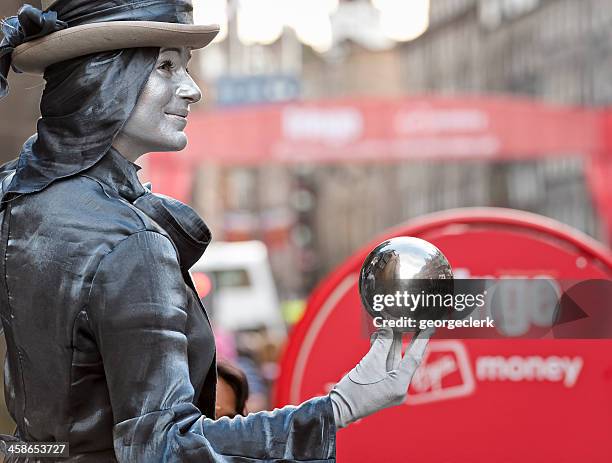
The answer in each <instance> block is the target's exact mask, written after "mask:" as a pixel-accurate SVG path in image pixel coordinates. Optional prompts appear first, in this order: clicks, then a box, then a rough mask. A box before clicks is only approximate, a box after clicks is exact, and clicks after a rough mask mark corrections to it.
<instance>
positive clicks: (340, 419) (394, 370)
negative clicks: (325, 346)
mask: <svg viewBox="0 0 612 463" xmlns="http://www.w3.org/2000/svg"><path fill="white" fill-rule="evenodd" d="M433 333H434V329H427V330H424V331H421V332H419V333H418V334H416V335H415V336H414V337H413V338H412V340H411V341H410V344H409V345H408V347H407V349H406V353H405V354H404V356H403V357H402V333H394V332H393V330H392V329H390V328H381V329H379V330H378V331H376V332H375V333H374V334H373V335H372V337H371V340H370V350H369V351H368V353H367V354H366V355H365V357H363V358H362V359H361V361H360V362H359V364H358V365H357V366H356V367H355V368H353V369H352V370H351V371H349V372H348V373H347V374H346V375H345V376H344V377H343V378H342V379H341V380H340V382H339V383H338V384H336V385H335V386H334V388H333V389H332V390H331V391H330V393H329V397H330V399H331V401H332V408H333V410H334V419H335V421H336V427H337V428H344V427H346V426H348V425H349V424H350V423H353V422H354V421H357V420H359V419H361V418H364V417H366V416H368V415H371V414H372V413H375V412H377V411H379V410H383V409H385V408H388V407H392V406H394V405H400V404H402V403H403V402H404V401H405V400H406V394H407V393H408V386H410V381H411V380H412V376H413V375H414V372H415V371H416V369H417V368H418V367H419V365H420V363H421V360H423V354H424V353H425V349H426V347H427V343H428V342H429V338H430V337H431V336H432V335H433Z"/></svg>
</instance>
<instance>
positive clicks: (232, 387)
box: [215, 360, 249, 418]
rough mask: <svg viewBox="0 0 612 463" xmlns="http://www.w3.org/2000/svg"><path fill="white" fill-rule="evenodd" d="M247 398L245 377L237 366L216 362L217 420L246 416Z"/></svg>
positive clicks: (220, 361) (226, 362) (247, 384)
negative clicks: (224, 417) (225, 417)
mask: <svg viewBox="0 0 612 463" xmlns="http://www.w3.org/2000/svg"><path fill="white" fill-rule="evenodd" d="M248 398H249V383H248V381H247V377H246V375H245V374H244V372H243V371H242V370H240V369H239V368H238V367H237V366H235V365H233V364H231V363H230V362H228V361H225V360H219V361H218V362H217V402H216V406H215V411H216V415H217V418H220V417H222V416H227V417H229V418H233V417H234V416H236V415H242V416H246V415H247V413H248V411H247V406H246V402H247V399H248Z"/></svg>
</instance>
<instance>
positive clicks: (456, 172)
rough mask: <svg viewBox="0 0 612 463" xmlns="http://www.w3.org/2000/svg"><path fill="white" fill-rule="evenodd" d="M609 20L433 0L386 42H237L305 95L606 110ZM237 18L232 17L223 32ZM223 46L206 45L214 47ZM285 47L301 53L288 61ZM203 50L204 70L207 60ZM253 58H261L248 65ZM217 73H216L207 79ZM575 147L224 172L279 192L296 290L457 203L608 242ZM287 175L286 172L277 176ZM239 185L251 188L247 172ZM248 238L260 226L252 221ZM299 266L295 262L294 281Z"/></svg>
mask: <svg viewBox="0 0 612 463" xmlns="http://www.w3.org/2000/svg"><path fill="white" fill-rule="evenodd" d="M371 8H372V6H371V3H370V1H369V0H352V1H345V2H341V3H340V5H339V8H338V11H337V12H336V16H338V15H340V16H342V15H348V16H350V15H352V16H358V15H361V16H364V17H368V14H369V13H364V11H365V10H367V9H371ZM336 22H337V21H336ZM332 24H334V21H333V16H332ZM365 26H367V24H366V25H365ZM610 26H612V4H610V3H609V2H607V1H606V0H584V1H575V0H431V3H430V25H429V28H428V30H427V31H426V32H425V33H424V34H423V35H422V36H420V37H419V38H417V39H416V40H413V41H410V42H407V43H399V44H396V45H395V46H392V47H389V46H383V47H381V46H380V43H379V42H377V41H376V40H375V38H371V37H370V38H368V37H365V38H364V37H362V35H363V34H361V33H354V34H352V35H351V34H348V35H347V38H346V39H345V40H342V41H338V42H337V43H335V45H334V47H333V48H332V49H331V50H329V51H328V52H326V53H323V54H321V53H317V52H316V51H314V50H312V49H311V48H310V47H306V46H302V45H300V44H299V42H298V41H297V40H295V37H294V36H293V35H292V31H290V30H286V31H285V34H284V35H283V37H284V38H283V39H281V40H279V41H278V42H277V43H276V44H274V45H273V46H271V47H262V46H257V45H256V46H251V47H242V48H245V49H246V52H244V53H247V54H248V53H252V54H254V56H256V57H258V58H256V59H255V60H254V59H253V56H251V57H250V58H249V59H248V60H247V62H249V63H251V67H250V68H249V69H247V70H246V73H247V74H249V73H252V74H257V73H261V72H263V73H265V72H268V71H269V70H273V71H274V72H281V71H282V72H285V73H289V74H291V73H294V74H295V75H297V76H298V77H299V80H300V85H301V92H300V98H301V99H303V100H321V99H329V98H347V97H353V98H360V97H368V96H385V97H390V98H393V97H399V96H405V95H422V94H431V95H439V94H442V95H456V96H464V95H470V94H478V95H483V94H485V95H486V94H511V95H516V96H517V97H524V98H533V99H538V100H544V101H547V102H551V103H560V104H570V105H585V106H603V105H608V104H610V103H611V102H612V81H611V80H610V79H609V78H608V76H610V75H612V63H611V62H610V61H609V60H607V59H606V57H607V56H609V54H610V52H611V51H612V50H611V48H612V40H610V30H612V28H611V27H610ZM231 27H232V26H231V23H230V35H231ZM355 27H357V25H355ZM236 43H237V42H236V41H234V42H233V45H231V46H230V44H229V43H227V42H226V43H221V44H219V45H218V46H217V47H218V48H219V49H223V50H224V53H226V52H229V50H230V48H231V47H233V49H236V47H239V48H240V45H236ZM258 47H259V48H260V49H259V50H258ZM275 47H276V48H275ZM291 47H293V51H290V48H291ZM217 54H218V51H213V52H212V56H213V57H214V56H216V55H217ZM287 56H293V57H300V61H299V62H297V61H295V60H294V61H293V62H291V61H287ZM203 58H204V62H203V66H204V67H205V68H206V67H207V61H208V58H209V57H207V56H206V55H204V56H203ZM213 59H216V58H213ZM258 60H259V61H258ZM254 61H255V62H259V65H258V67H257V68H256V69H254V68H253V67H252V63H253V62H254ZM234 68H235V66H234ZM210 69H211V68H209V71H210ZM226 69H227V68H226ZM243 71H244V69H243ZM228 72H231V70H230V69H228ZM213 74H214V73H213ZM211 78H212V81H214V78H215V76H214V75H213V76H211ZM213 93H214V92H213ZM575 154H580V153H568V156H567V157H566V158H562V159H555V160H541V161H535V160H534V161H530V162H524V161H521V162H499V163H495V162H494V163H491V162H478V161H470V162H451V163H449V162H446V163H441V162H427V161H419V162H402V163H393V164H388V163H387V164H367V165H364V164H336V165H325V166H317V165H306V166H284V167H283V166H276V167H275V168H273V169H271V168H270V166H260V167H248V168H237V169H234V168H224V169H222V171H223V172H224V173H223V174H222V175H221V177H220V178H222V177H223V176H229V177H234V176H236V175H239V176H242V178H243V179H244V177H245V175H246V176H247V177H249V176H250V178H252V179H253V181H252V182H250V184H251V185H252V187H253V188H255V189H259V190H261V191H265V192H266V196H267V197H269V198H275V199H274V201H273V203H274V206H273V209H274V210H275V211H284V212H283V213H282V214H281V215H282V216H284V217H285V218H286V223H287V224H288V227H289V229H288V233H287V237H288V247H287V249H292V250H293V251H291V252H290V251H288V250H286V251H285V252H284V253H283V254H282V255H283V258H282V259H279V260H278V262H277V263H276V269H277V274H278V275H279V281H280V283H281V288H283V289H285V290H286V291H287V292H288V293H290V294H291V293H295V292H298V293H299V292H302V293H304V292H306V291H308V290H309V289H310V288H311V287H312V285H313V284H314V283H315V282H316V281H317V280H318V279H319V278H321V277H322V276H323V275H324V274H325V273H326V272H328V271H329V270H330V269H331V268H333V267H334V266H335V265H337V264H338V263H340V262H341V261H342V259H344V258H345V257H346V256H347V255H349V254H350V253H351V252H352V251H353V250H355V249H356V248H357V247H359V246H360V245H362V244H363V243H365V242H367V241H368V240H370V239H372V238H373V237H375V236H376V235H377V234H378V233H380V232H381V231H382V230H384V229H385V228H388V227H390V226H393V225H396V224H398V223H401V222H403V221H406V220H409V219H411V218H414V217H417V216H420V215H423V214H427V213H430V212H434V211H440V210H445V209H450V208H455V207H469V206H499V207H511V208H517V209H523V210H528V211H532V212H536V213H539V214H543V215H546V216H549V217H552V218H555V219H557V220H559V221H561V222H564V223H567V224H569V225H571V226H573V227H575V228H578V229H580V230H582V231H584V232H586V233H588V234H590V235H592V236H595V237H599V238H602V236H601V235H600V225H599V223H598V219H597V217H596V214H595V213H594V210H593V205H592V201H591V198H590V195H589V192H588V190H587V187H586V184H585V178H584V168H585V165H584V161H583V160H582V159H581V158H580V157H579V156H575ZM283 177H287V178H286V179H284V180H282V181H279V179H280V178H283ZM234 184H235V185H236V187H237V188H245V186H244V185H246V184H249V182H246V183H244V182H242V181H241V182H234ZM304 185H307V186H306V187H305V186H304ZM245 196H247V197H250V198H256V197H258V196H257V195H252V194H251V195H249V194H246V193H245ZM296 197H297V198H300V197H301V198H304V197H308V198H310V199H309V200H308V201H307V204H308V206H307V208H308V209H309V212H308V213H306V214H305V213H304V212H303V211H300V210H299V204H300V203H299V201H298V202H296V201H295V200H292V199H291V198H294V199H295V198H296ZM195 199H196V202H198V203H199V204H200V205H201V207H202V209H203V212H204V213H205V215H206V212H207V211H206V209H216V210H217V211H222V213H223V214H228V209H227V207H220V208H219V207H216V208H215V207H214V206H211V205H210V203H211V201H210V197H209V198H204V197H200V198H195ZM206 204H208V207H206V206H205V205H206ZM296 204H298V209H296ZM226 206H227V204H226ZM250 208H251V215H252V216H257V215H258V214H260V213H264V214H265V211H266V210H267V208H268V206H266V202H265V201H264V202H262V203H260V204H259V206H255V205H254V204H252V205H251V206H250ZM230 209H231V208H230ZM226 217H227V216H226ZM222 222H223V220H216V223H219V224H220V229H219V230H218V231H219V233H218V234H217V236H227V231H228V230H227V228H225V229H224V227H223V225H222ZM225 223H226V224H227V220H226V221H225ZM253 223H254V222H253ZM230 228H231V227H230ZM252 236H255V237H262V236H265V233H263V231H262V230H261V229H259V230H258V229H257V227H256V226H254V228H253V230H252ZM290 256H292V258H289V257H290ZM296 269H300V270H301V272H302V273H301V275H300V276H299V277H298V278H295V270H296ZM289 275H292V277H291V278H290V277H289Z"/></svg>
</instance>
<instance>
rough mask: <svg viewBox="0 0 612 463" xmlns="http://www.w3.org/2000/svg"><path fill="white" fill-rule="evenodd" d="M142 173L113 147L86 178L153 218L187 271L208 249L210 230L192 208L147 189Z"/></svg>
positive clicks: (89, 170) (88, 172) (87, 173)
mask: <svg viewBox="0 0 612 463" xmlns="http://www.w3.org/2000/svg"><path fill="white" fill-rule="evenodd" d="M139 170H140V167H139V166H137V165H136V164H134V163H133V162H130V161H128V160H127V159H126V158H124V157H123V156H122V155H121V153H119V152H118V151H117V150H115V149H114V148H111V149H110V150H109V151H108V153H107V154H106V155H105V156H104V157H103V158H102V159H101V160H100V161H99V162H98V163H97V164H95V165H94V166H93V167H91V168H90V169H88V170H87V171H85V172H84V173H83V175H85V176H87V177H91V178H94V179H96V180H98V181H99V182H101V183H102V184H104V185H105V186H106V187H107V188H109V189H110V190H111V191H114V192H115V193H117V194H118V195H119V196H121V197H122V198H124V199H126V200H127V201H129V202H130V203H132V205H133V206H134V207H136V208H137V209H140V210H141V211H142V212H144V213H145V214H146V215H148V216H149V217H150V218H151V219H153V220H154V221H155V222H156V223H157V225H159V227H160V228H161V229H162V230H163V231H164V232H165V233H166V234H167V235H168V236H169V237H170V239H171V240H172V242H173V243H174V245H175V246H176V248H177V250H178V254H179V261H180V265H181V268H182V269H183V271H185V272H186V271H187V270H189V269H190V268H191V266H192V265H193V264H195V263H196V262H197V261H198V260H199V259H200V257H201V256H202V254H203V253H204V251H205V250H206V247H207V246H208V244H209V243H210V240H211V234H210V230H209V229H208V227H207V226H206V224H205V223H204V221H203V220H202V219H201V218H200V216H199V215H198V214H197V213H196V212H195V211H194V210H193V209H192V208H191V207H189V206H187V205H186V204H183V203H181V202H180V201H177V200H176V199H173V198H170V197H168V196H164V195H160V194H155V193H151V191H150V190H149V189H147V188H145V187H144V186H143V185H142V183H140V180H139V179H138V171H139Z"/></svg>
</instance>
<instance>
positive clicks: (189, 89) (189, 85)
mask: <svg viewBox="0 0 612 463" xmlns="http://www.w3.org/2000/svg"><path fill="white" fill-rule="evenodd" d="M177 94H178V96H179V97H181V98H184V99H186V100H188V101H189V104H193V103H197V102H198V101H200V100H201V99H202V91H201V90H200V87H198V84H196V83H195V81H194V80H193V78H192V77H191V76H190V75H189V74H188V73H187V72H184V73H183V79H182V81H181V83H180V85H179V87H178V92H177Z"/></svg>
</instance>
